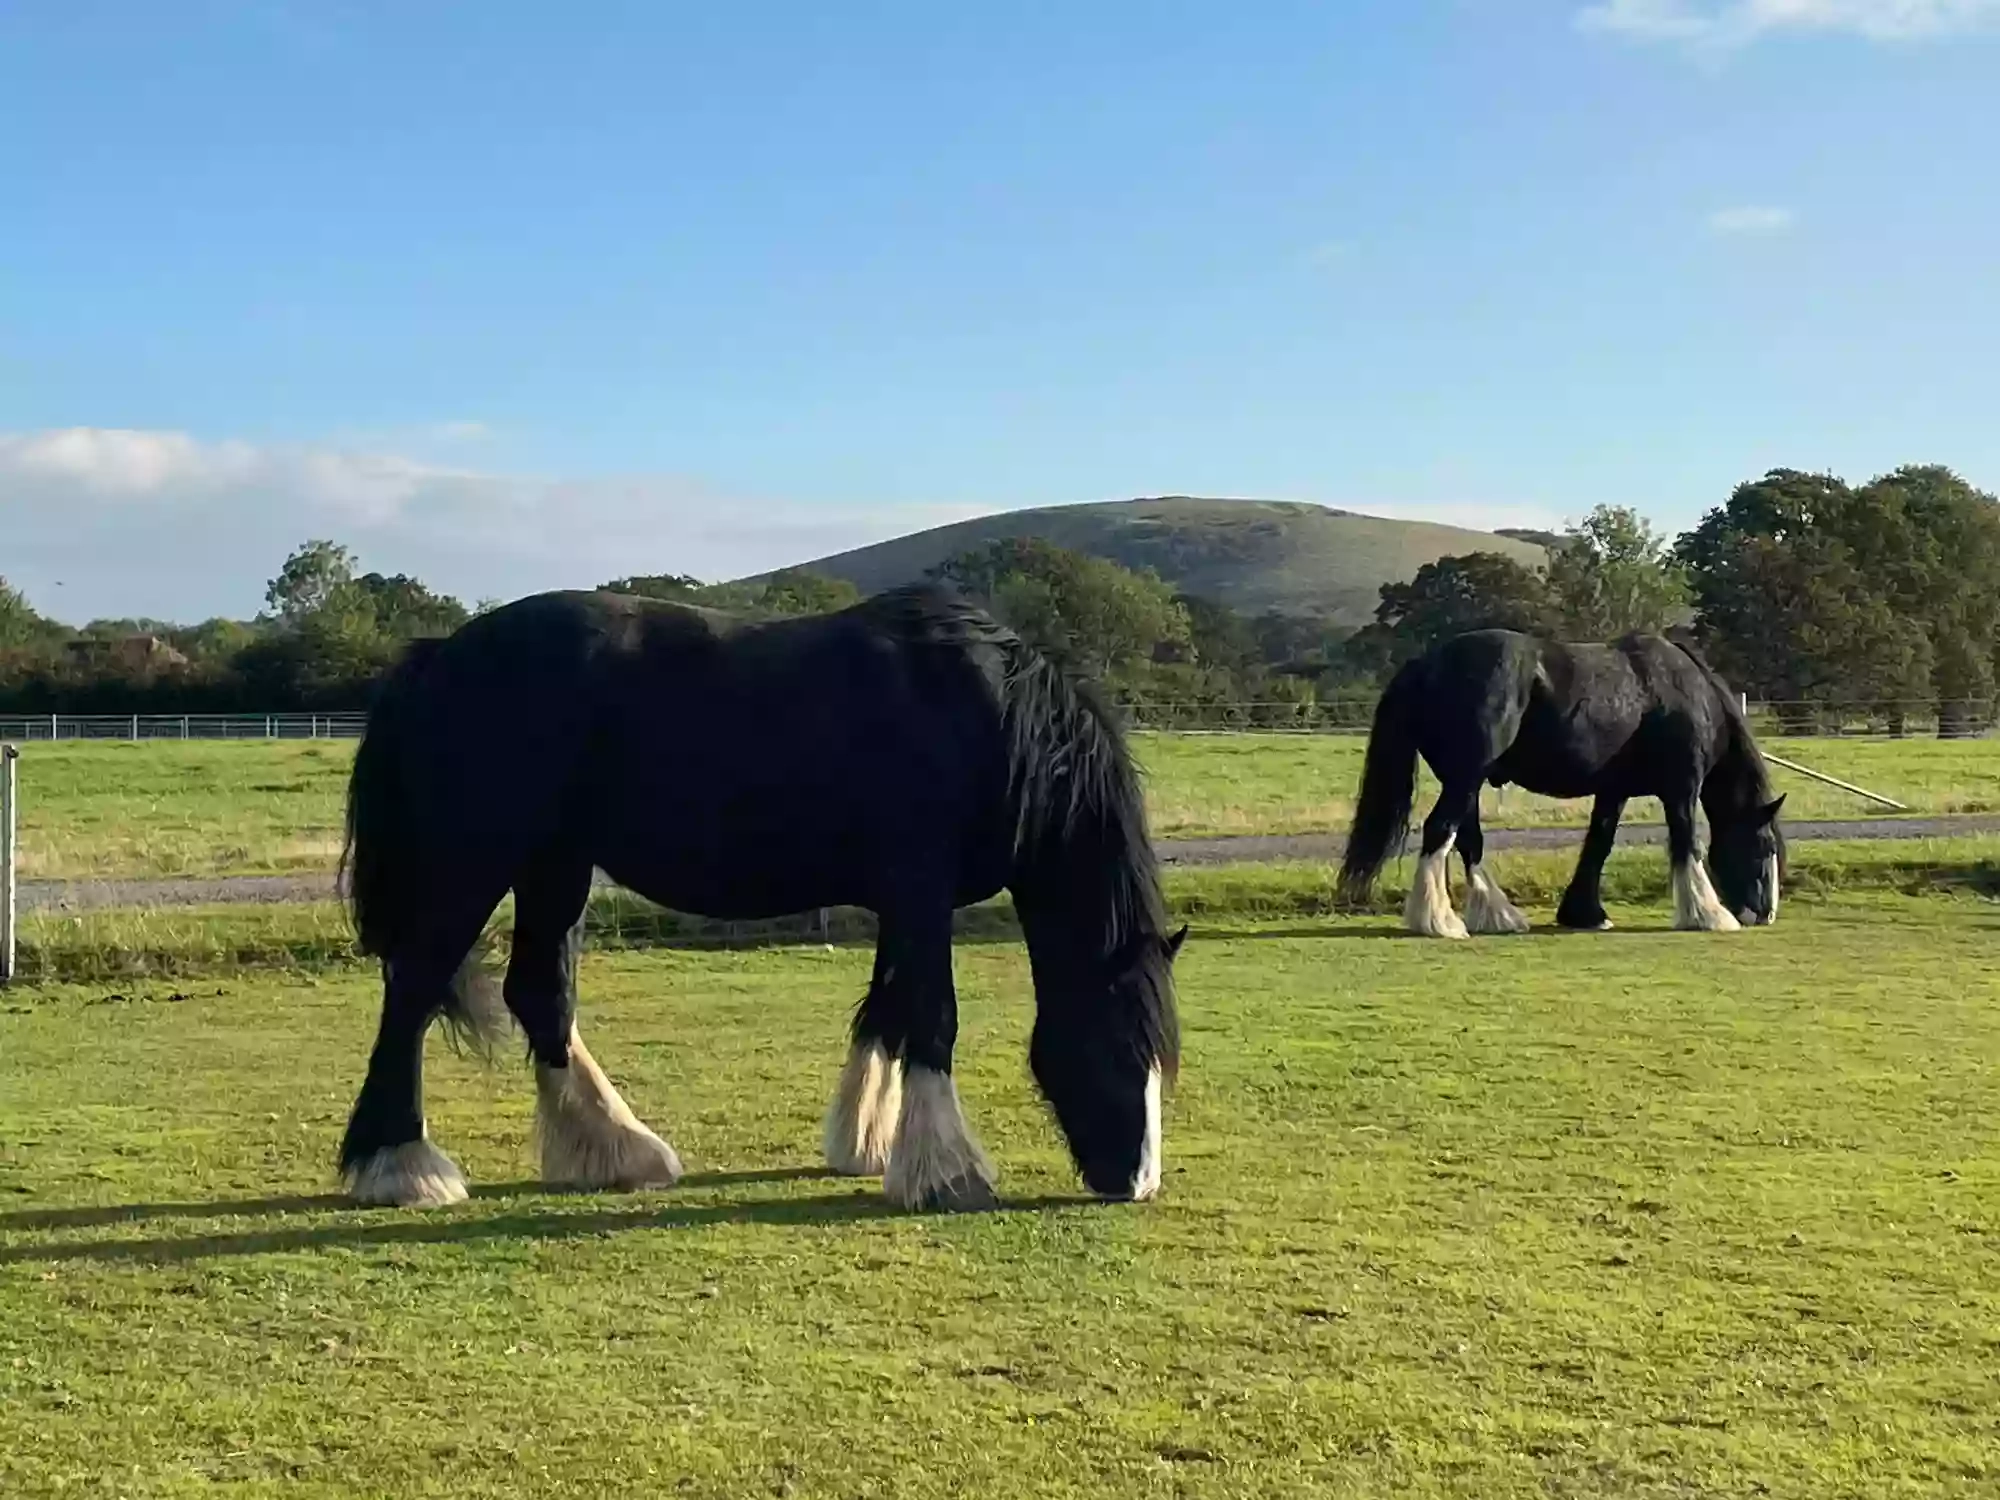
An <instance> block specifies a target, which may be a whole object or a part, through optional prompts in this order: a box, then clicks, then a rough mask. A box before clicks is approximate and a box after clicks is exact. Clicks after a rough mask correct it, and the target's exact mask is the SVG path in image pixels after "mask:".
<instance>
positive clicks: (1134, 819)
mask: <svg viewBox="0 0 2000 1500" xmlns="http://www.w3.org/2000/svg"><path fill="white" fill-rule="evenodd" d="M857 608H858V609H859V610H861V611H864V612H866V613H868V614H869V615H870V616H872V617H873V618H874V619H876V620H878V621H880V622H881V623H882V624H883V625H885V626H886V627H887V628H889V629H891V630H892V631H894V633H895V634H896V635H897V636H898V637H899V638H900V639H902V640H904V641H906V642H908V643H910V644H913V645H924V644H935V645H940V646H946V647H951V648H954V649H958V650H963V649H965V648H967V647H986V648H989V649H991V650H993V651H996V652H997V653H998V655H999V657H1000V660H1001V663H1002V672H1001V678H1000V682H999V685H998V686H999V694H1000V703H1001V713H1002V719H1003V723H1004V726H1005V731H1006V744H1007V771H1008V805H1009V807H1010V808H1011V809H1012V811H1013V816H1014V829H1013V856H1014V872H1015V874H1014V882H1013V884H1014V891H1015V897H1016V906H1017V909H1018V910H1020V912H1021V915H1022V918H1023V924H1024V927H1038V928H1042V929H1044V930H1043V931H1035V930H1030V931H1029V933H1028V937H1029V942H1030V944H1031V945H1033V944H1034V943H1035V942H1036V941H1037V939H1038V938H1041V937H1045V936H1048V935H1050V934H1049V933H1048V932H1047V930H1046V929H1047V928H1048V927H1049V926H1050V924H1049V923H1048V922H1047V921H1046V920H1044V921H1037V915H1036V914H1044V915H1045V916H1054V917H1059V918H1060V917H1072V916H1082V915H1084V914H1085V913H1089V914H1092V915H1095V916H1097V917H1099V918H1100V919H1101V923H1102V926H1101V928H1100V929H1099V930H1098V931H1097V932H1095V933H1092V934H1090V936H1091V937H1092V938H1093V939H1094V941H1095V944H1096V947H1097V952H1096V953H1095V954H1092V955H1089V957H1092V958H1097V959H1102V958H1106V957H1109V956H1111V955H1114V954H1118V953H1120V952H1124V951H1129V952H1130V953H1131V954H1132V956H1133V958H1134V960H1135V963H1136V968H1135V972H1134V979H1135V981H1136V986H1137V991H1136V992H1137V995H1138V998H1139V1001H1140V1006H1141V1009H1142V1012H1143V1014H1142V1015H1141V1016H1140V1017H1138V1018H1137V1019H1138V1020H1139V1022H1140V1031H1141V1033H1142V1036H1143V1041H1144V1043H1145V1044H1146V1045H1149V1046H1151V1047H1152V1048H1153V1049H1154V1051H1155V1055H1157V1056H1159V1057H1160V1058H1161V1059H1163V1060H1164V1061H1165V1062H1166V1064H1167V1066H1168V1067H1170V1068H1171V1067H1172V1066H1173V1064H1174V1062H1175V1061H1176V1060H1177V1059H1178V1056H1179V1036H1178V1026H1177V1022H1176V1019H1175V1011H1174V1005H1173V1000H1172V995H1173V989H1172V980H1171V960H1170V957H1169V956H1168V955H1167V953H1166V952H1165V950H1164V949H1163V948H1162V947H1161V946H1160V944H1159V943H1158V942H1157V941H1156V939H1158V938H1159V936H1160V935H1161V934H1162V933H1163V932H1164V931H1165V929H1166V925H1167V904H1166V897H1165V895H1164V894H1163V892H1162V890H1161V886H1160V869H1159V861H1158V859H1157V857H1156V856H1155V854H1154V851H1153V842H1152V838H1151V836H1150V834H1149V833H1148V830H1147V826H1146V802H1145V794H1144V791H1143V789H1142V788H1141V786H1140V782H1139V774H1138V770H1137V767H1136V766H1135V765H1134V763H1133V760H1132V754H1131V749H1130V747H1129V745H1128V744H1127V742H1126V739H1125V734H1124V730H1123V729H1122V727H1121V726H1120V724H1119V722H1118V716H1117V713H1116V711H1115V710H1114V709H1113V708H1112V707H1111V706H1110V705H1109V704H1107V703H1106V702H1105V701H1104V700H1103V698H1102V696H1101V695H1100V694H1099V692H1098V690H1097V689H1096V687H1095V686H1094V685H1093V684H1091V683H1090V682H1088V681H1087V680H1084V679H1082V678H1078V677H1073V676H1071V675H1070V674H1069V673H1068V672H1066V671H1064V670H1063V669H1062V668H1061V667H1060V666H1058V665H1057V664H1056V663H1055V662H1053V661H1051V660H1050V659H1049V658H1048V657H1046V656H1045V655H1043V654H1042V653H1041V652H1040V651H1037V650H1036V649H1035V648H1034V647H1033V646H1031V645H1029V644H1028V643H1027V642H1026V641H1024V640H1022V639H1021V637H1020V636H1019V634H1017V633H1016V632H1015V631H1014V630H1012V629H1010V628H1009V627H1007V626H1006V625H1003V624H1001V623H1000V622H999V621H997V620H995V619H993V618H992V617H991V616H990V615H988V614H987V613H986V612H985V611H983V610H981V609H980V608H978V607H977V606H976V605H974V604H973V603H972V602H970V601H969V600H967V599H965V598H964V597H962V596H960V595H958V594H956V593H954V592H952V591H950V590H948V589H945V588H942V587H940V586H938V585H935V584H928V583H926V584H912V585H908V586H906V587H903V588H898V589H892V590H889V591H888V592H886V593H882V594H878V595H876V596H875V597H873V598H871V599H869V600H867V601H865V602H864V603H862V604H861V605H859V606H857ZM1057 925H1073V924H1069V923H1060V924H1057Z"/></svg>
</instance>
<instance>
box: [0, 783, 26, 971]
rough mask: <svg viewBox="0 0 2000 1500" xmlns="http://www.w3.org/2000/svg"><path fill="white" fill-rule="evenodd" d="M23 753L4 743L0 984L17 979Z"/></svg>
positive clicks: (0, 787) (0, 807)
mask: <svg viewBox="0 0 2000 1500" xmlns="http://www.w3.org/2000/svg"><path fill="white" fill-rule="evenodd" d="M20 757H21V752H20V751H19V750H17V749H15V748H14V746H12V745H0V984H12V983H13V982H14V829H15V822H14V803H15V801H16V800H17V799H16V796H15V793H16V792H17V791H18V789H19V781H18V779H17V778H16V776H15V774H14V766H15V763H16V762H17V761H19V759H20Z"/></svg>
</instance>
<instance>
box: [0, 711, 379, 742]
mask: <svg viewBox="0 0 2000 1500" xmlns="http://www.w3.org/2000/svg"><path fill="white" fill-rule="evenodd" d="M367 721H368V716H367V715H366V714H358V713H349V714H0V740H15V741H26V740H340V739H354V738H357V737H358V736H359V735H360V733H361V730H362V726H363V725H364V724H366V723H367Z"/></svg>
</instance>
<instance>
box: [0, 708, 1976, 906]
mask: <svg viewBox="0 0 2000 1500" xmlns="http://www.w3.org/2000/svg"><path fill="white" fill-rule="evenodd" d="M1135 745H1136V748H1137V753H1138V756H1139V758H1140V760H1141V762H1142V763H1143V764H1144V766H1145V769H1146V773H1147V774H1146V788H1147V798H1148V803H1149V807H1150V811H1151V817H1152V822H1153V829H1154V832H1155V833H1156V834H1159V835H1161V836H1164V837H1176V836H1180V837H1193V836H1208V835H1218V834H1219V835H1227V834H1285V833H1345V831H1346V829H1347V823H1348V819H1349V817H1350V815H1351V813H1352V811H1353V797H1354V793H1355V789H1356V787H1357V786H1358V784H1359V781H1360V776H1361V755H1362V750H1363V745H1364V742H1363V741H1362V739H1361V738H1360V737H1359V736H1355V735H1286V734H1229V735H1213V734H1212V735H1175V734H1141V735H1138V736H1136V737H1135ZM1772 748H1774V749H1776V750H1778V751H1779V753H1781V754H1785V755H1787V756H1788V757H1789V758H1792V759H1796V760H1799V761H1800V762H1801V763H1803V764H1805V765H1809V766H1812V767H1814V768H1816V769H1819V770H1823V771H1826V772H1827V773H1828V774H1831V775H1834V776H1838V777H1839V778H1840V779H1842V780H1844V781H1850V782H1854V783H1856V784H1858V785H1860V786H1864V787H1868V788H1870V789H1871V790H1875V791H1880V792H1883V793H1885V794H1886V795H1888V796H1891V797H1893V798H1895V799H1896V800H1898V801H1900V802H1903V803H1905V804H1907V805H1908V806H1909V808H1910V809H1911V811H1912V812H1913V813H1928V814H1943V813H1963V812H1992V811H1995V810H2000V742H1996V741H1991V740H1950V741H1940V740H1901V741H1851V740H1809V741H1797V742H1785V741H1773V742H1772ZM352 755H353V745H352V744H351V743H348V742H336V741H317V742H303V743H301V742H298V741H283V740H279V741H247V742H237V743H202V742H199V741H190V742H181V741H150V742H146V743H142V744H136V745H135V744H119V743H89V742H70V741H65V742H63V743H60V744H56V745H31V746H29V747H28V749H27V750H26V752H25V753H24V756H23V759H22V763H21V778H22V807H21V871H22V874H23V875H24V876H25V877H28V878H31V879H32V878H44V879H57V878H61V879H90V878H104V877H111V876H148V875H150V876H159V875H232V874H255V873H283V872H288V871H315V872H319V871H326V870H330V869H332V868H333V866H334V862H335V860H336V858H337V857H338V854H339V849H340V831H341V819H342V799H343V798H344V796H345V795H346V777H347V769H348V766H349V764H350V762H351V758H352ZM1421 779H1422V781H1423V787H1422V790H1421V791H1420V797H1421V798H1422V799H1423V800H1422V802H1421V803H1420V808H1421V807H1425V806H1428V803H1429V798H1430V797H1431V796H1433V795H1435V790H1434V788H1433V787H1432V786H1431V784H1430V782H1429V780H1428V774H1427V773H1426V775H1425V776H1424V777H1423V778H1421ZM1777 779H1778V784H1779V787H1780V789H1781V790H1783V791H1784V792H1785V793H1786V794H1787V801H1786V804H1785V808H1786V814H1787V816H1789V817H1791V818H1794V819H1808V818H1847V817H1864V816H1870V815H1873V814H1876V813H1879V812H1880V811H1881V809H1880V808H1877V807H1873V806H1871V805H1870V804H1868V803H1866V802H1864V801H1862V800H1860V799H1858V798H1856V797H1854V796H1853V795H1851V794H1850V793H1847V792H1843V791H1840V790H1838V789H1837V788H1834V787H1828V786H1823V785H1821V784H1819V783H1817V782H1814V781H1810V780H1807V779H1806V778H1804V777H1800V776H1796V775H1793V774H1792V773H1791V772H1788V771H1783V770H1780V771H1779V772H1778V773H1777ZM1482 806H1483V807H1484V809H1485V812H1484V817H1485V818H1486V820H1487V822H1488V824H1489V825H1490V826H1492V827H1521V826H1535V825H1545V824H1563V825H1576V826H1580V825H1581V824H1582V823H1583V822H1584V821H1586V820H1587V818H1588V815H1589V804H1588V803H1587V802H1552V801H1549V800H1547V799H1545V798H1540V797H1532V796H1529V795H1528V794H1527V793H1525V792H1521V791H1519V790H1518V789H1512V788H1510V789H1508V790H1506V791H1494V790H1493V789H1491V788H1488V789H1487V791H1486V792H1485V794H1484V801H1483V803H1482ZM1630 816H1631V818H1632V820H1633V821H1640V822H1645V821H1653V822H1657V821H1658V820H1659V807H1658V804H1657V803H1655V802H1652V801H1650V800H1642V801H1639V802H1636V803H1634V804H1633V806H1632V809H1631V813H1630Z"/></svg>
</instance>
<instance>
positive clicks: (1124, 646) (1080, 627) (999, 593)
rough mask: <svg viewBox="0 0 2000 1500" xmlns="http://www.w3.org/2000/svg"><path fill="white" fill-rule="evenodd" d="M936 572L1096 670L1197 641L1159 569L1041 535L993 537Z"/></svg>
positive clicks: (1065, 656) (1177, 650)
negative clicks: (1131, 565)
mask: <svg viewBox="0 0 2000 1500" xmlns="http://www.w3.org/2000/svg"><path fill="white" fill-rule="evenodd" d="M932 573H933V576H934V577H938V578H942V579H944V580H945V581H947V582H949V583H951V584H953V585H954V586H956V587H957V588H958V589H960V590H961V591H962V592H964V593H965V594H966V595H968V596H969V597H971V598H974V599H978V600H981V601H983V602H985V603H987V604H988V605H989V606H991V608H992V609H993V611H994V613H995V614H996V615H998V616H999V617H1000V618H1001V619H1003V620H1005V621H1006V622H1007V623H1008V624H1009V625H1011V626H1012V627H1013V628H1014V629H1015V630H1017V631H1019V632H1020V633H1021V635H1022V637H1023V638H1024V639H1026V640H1028V641H1030V642H1031V643H1033V644H1034V645H1035V646H1036V647H1037V648H1038V649H1040V650H1042V651H1045V652H1047V653H1048V654H1049V655H1050V656H1051V657H1053V658H1055V659H1057V660H1060V661H1065V662H1068V663H1070V664H1072V665H1073V666H1075V667H1077V668H1078V669H1080V670H1082V671H1085V672H1087V673H1091V674H1094V675H1103V674H1105V673H1107V672H1109V671H1111V670H1112V669H1114V668H1117V667H1120V666H1124V665H1128V664H1130V663H1134V662H1139V661H1150V660H1152V659H1154V658H1155V657H1156V656H1158V657H1167V658H1171V657H1175V656H1178V655H1182V654H1185V653H1186V652H1187V650H1188V649H1189V647H1190V645H1191V639H1190V627H1189V622H1188V615H1187V610H1186V609H1185V608H1184V607H1183V606H1182V605H1181V603H1180V602H1179V601H1178V600H1176V599H1175V597H1174V593H1173V590H1172V589H1171V588H1170V587H1168V585H1167V584H1165V583H1164V582H1162V581H1161V579H1160V577H1159V575H1158V574H1157V573H1154V572H1152V571H1151V570H1150V569H1148V570H1147V571H1145V572H1134V571H1133V570H1132V569H1130V568H1126V567H1121V566H1120V565H1119V564H1117V563H1115V562H1111V561H1109V560H1108V559H1106V558H1101V557H1088V556H1085V555H1084V554H1083V553H1080V552H1071V551H1070V550H1068V549H1067V548H1064V547H1058V546H1056V545H1055V544H1054V543H1053V542H1047V541H1044V540H1042V539H1041V538H1040V537H1009V538H1006V539H1003V540H1000V541H995V542H991V543H988V544H987V545H986V546H984V547H980V548H977V549H975V550H973V551H971V552H965V553H961V554H960V555H959V556H957V557H954V558H951V559H949V560H947V561H946V562H944V563H942V564H940V565H939V566H938V567H937V568H935V569H933V570H932Z"/></svg>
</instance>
